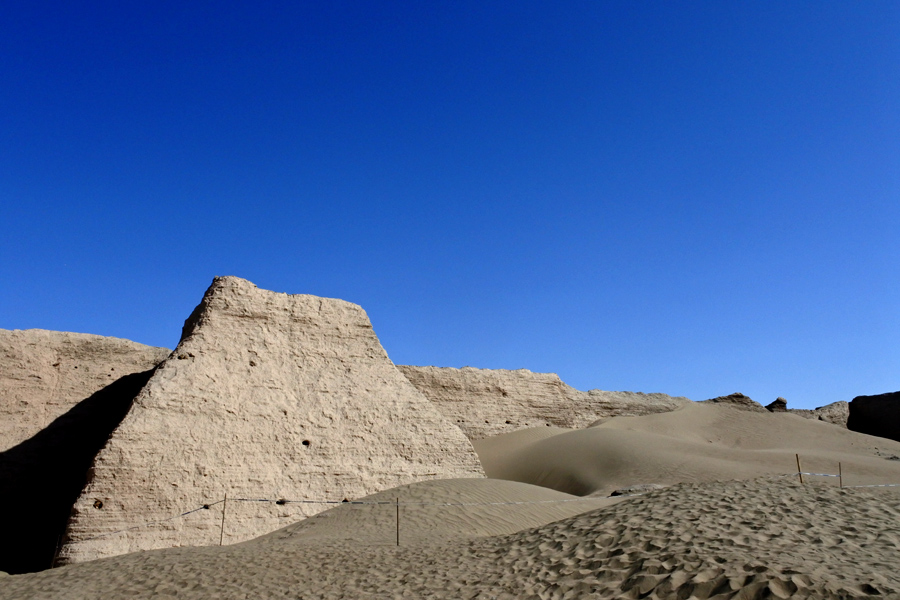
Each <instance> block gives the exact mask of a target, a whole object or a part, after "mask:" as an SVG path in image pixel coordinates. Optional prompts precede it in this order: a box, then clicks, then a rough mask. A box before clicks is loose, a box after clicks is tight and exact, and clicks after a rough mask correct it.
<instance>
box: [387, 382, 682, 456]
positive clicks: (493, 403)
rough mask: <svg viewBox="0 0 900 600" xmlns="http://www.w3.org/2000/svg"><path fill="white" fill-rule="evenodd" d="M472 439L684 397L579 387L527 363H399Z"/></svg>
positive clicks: (568, 423) (624, 412) (583, 423)
mask: <svg viewBox="0 0 900 600" xmlns="http://www.w3.org/2000/svg"><path fill="white" fill-rule="evenodd" d="M397 368H398V369H400V371H401V372H402V373H403V374H404V375H406V377H407V379H409V381H410V382H412V384H413V385H414V386H416V388H417V389H418V390H419V391H421V392H422V393H423V394H424V395H425V396H426V397H427V398H428V399H429V400H431V401H432V402H433V403H434V404H435V406H437V407H438V409H439V410H440V411H441V412H442V413H444V414H445V415H446V416H447V417H448V418H450V419H451V420H452V421H453V422H455V423H456V424H457V425H458V426H459V427H460V429H462V430H463V431H464V432H465V434H466V435H467V436H468V437H469V439H471V440H478V439H483V438H486V437H489V436H492V435H498V434H501V433H508V432H510V431H515V430H517V429H523V428H526V427H541V426H556V427H569V428H578V427H587V426H588V425H590V424H591V423H594V422H595V421H597V420H599V419H605V418H608V417H615V416H634V415H645V414H649V413H657V412H667V411H670V410H673V409H675V408H677V407H679V406H682V405H683V404H684V403H686V402H690V400H688V399H687V398H683V397H673V396H667V395H666V394H643V393H640V392H605V391H601V390H591V391H589V392H582V391H579V390H576V389H574V388H572V387H569V386H568V385H566V384H565V383H563V382H562V380H561V379H560V378H559V376H558V375H556V374H555V373H532V372H531V371H529V370H527V369H518V370H515V371H508V370H503V369H475V368H472V367H464V368H462V369H455V368H451V367H413V366H398V367H397Z"/></svg>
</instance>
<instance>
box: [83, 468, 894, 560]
mask: <svg viewBox="0 0 900 600" xmlns="http://www.w3.org/2000/svg"><path fill="white" fill-rule="evenodd" d="M804 475H806V476H808V477H837V478H838V480H839V485H840V487H841V488H842V489H847V488H887V487H900V483H880V484H868V485H844V484H843V470H842V468H841V463H838V473H836V474H835V473H813V472H809V471H803V470H802V469H801V467H800V456H799V455H797V471H796V472H794V473H785V474H783V475H780V476H779V477H799V479H800V483H804V481H803V476H804ZM652 491H655V490H647V491H644V492H635V493H633V494H621V495H615V496H585V497H580V498H564V499H557V500H519V501H505V502H422V501H415V502H411V501H401V500H400V498H396V499H394V500H347V499H344V500H308V499H303V500H290V499H287V498H278V499H272V498H232V497H229V496H228V495H227V494H226V495H225V497H224V498H222V499H221V500H217V501H215V502H210V503H207V504H203V505H201V506H198V507H197V508H193V509H191V510H187V511H185V512H183V513H180V514H177V515H173V516H171V517H168V518H166V519H159V520H156V521H148V522H146V523H141V524H139V525H134V526H131V527H126V528H123V529H118V530H116V531H108V532H106V533H101V534H97V535H95V536H92V537H89V538H83V539H79V540H77V541H78V542H79V543H80V542H89V541H92V540H96V539H100V538H105V537H109V536H112V535H117V534H120V533H125V532H128V531H134V530H137V529H144V528H147V527H153V526H156V525H161V524H163V523H168V522H171V521H174V520H176V519H181V518H183V517H186V516H188V515H190V514H193V513H197V512H200V511H202V510H209V509H211V508H212V507H213V506H217V505H219V504H222V505H223V507H222V521H221V526H220V527H221V531H220V536H219V545H221V544H222V537H223V534H224V528H225V509H226V507H227V504H228V503H229V502H257V503H268V504H275V505H278V506H284V505H288V504H307V505H308V504H314V505H326V506H328V505H368V506H396V507H397V529H398V541H397V544H398V545H399V526H400V517H399V510H400V507H412V506H419V507H421V506H461V507H466V506H513V505H535V504H563V503H569V502H589V501H597V500H608V499H610V498H629V497H635V496H643V495H645V494H648V493H650V492H652Z"/></svg>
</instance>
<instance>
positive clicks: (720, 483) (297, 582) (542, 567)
mask: <svg viewBox="0 0 900 600" xmlns="http://www.w3.org/2000/svg"><path fill="white" fill-rule="evenodd" d="M476 447H477V448H478V450H479V452H480V456H481V457H482V460H483V462H484V464H485V468H486V470H487V472H488V474H489V475H493V476H494V477H495V478H489V479H451V480H437V481H428V482H420V483H414V484H410V485H405V486H400V487H397V488H394V489H390V490H385V491H382V492H379V493H377V494H374V495H370V496H367V497H364V498H360V499H358V502H360V503H359V504H353V503H347V504H340V505H338V506H335V507H334V508H332V509H331V510H328V511H325V512H322V513H320V514H319V515H317V516H314V517H311V518H308V519H305V520H302V521H299V522H297V523H294V524H292V525H289V526H287V527H284V528H282V529H279V530H278V531H275V532H273V533H270V534H268V535H264V536H261V537H259V538H256V539H254V540H251V541H247V542H243V543H239V544H232V545H227V544H226V545H224V546H215V545H212V546H205V547H194V548H189V547H182V548H171V549H162V550H149V551H143V552H136V553H132V554H127V555H122V556H117V557H112V558H105V559H100V560H95V561H88V562H83V563H79V564H73V565H68V566H64V567H60V568H57V569H51V570H47V571H43V572H39V573H34V574H27V575H15V576H11V577H5V578H3V581H2V584H0V599H4V600H5V599H26V598H35V599H37V598H40V599H56V598H60V599H61V598H66V599H80V598H125V597H127V598H184V599H188V600H191V599H200V598H228V599H230V598H234V599H237V598H241V599H243V598H305V599H311V598H322V599H326V598H327V599H331V598H335V599H337V598H347V599H350V598H447V599H456V598H484V599H489V598H490V599H501V598H503V599H513V598H529V599H532V598H533V599H548V598H554V599H556V598H559V599H564V598H658V599H663V598H694V599H698V600H700V599H708V598H716V599H726V598H739V599H757V598H758V599H762V598H900V573H898V572H897V570H896V565H897V564H900V487H882V488H859V487H845V488H840V487H839V481H838V479H837V478H836V477H821V476H813V475H807V476H806V477H805V483H804V484H801V483H800V482H799V478H798V477H797V475H796V466H795V465H793V464H792V461H794V460H795V458H794V454H795V453H799V454H800V455H801V460H803V461H804V465H803V467H804V470H805V471H807V472H812V471H816V470H820V472H822V473H824V474H830V473H836V472H837V471H836V467H837V462H838V461H840V462H841V464H842V466H843V474H844V479H843V482H842V483H843V484H844V485H845V486H852V485H862V484H882V483H900V461H898V460H894V459H892V458H891V457H893V456H900V443H897V442H893V441H891V440H886V439H883V438H874V437H871V436H865V435H863V434H858V433H855V432H851V431H847V430H846V429H842V428H840V427H837V426H834V425H830V424H827V423H823V422H817V421H810V420H808V419H803V418H801V417H797V416H795V415H790V414H775V413H754V412H748V411H742V410H738V409H735V408H733V407H729V406H716V405H701V404H696V405H689V406H687V407H685V408H683V409H679V410H677V411H674V412H671V413H663V414H654V415H645V416H641V417H614V418H611V419H609V420H608V421H605V422H603V423H601V424H599V425H597V426H595V427H591V428H588V429H583V430H564V429H556V428H552V427H544V428H534V429H529V430H524V431H520V432H515V433H512V434H503V435H500V436H497V437H495V438H488V439H486V440H483V441H482V442H481V443H476ZM807 466H808V467H809V468H807ZM559 469H563V472H564V473H566V474H567V475H566V476H565V477H560V476H556V475H553V473H554V471H555V470H559ZM522 474H524V475H526V476H527V477H525V478H536V479H541V476H540V474H544V475H545V476H546V477H545V478H544V481H543V483H547V482H548V481H552V482H554V483H556V484H558V485H557V487H567V486H568V487H570V488H572V489H577V491H578V492H579V493H580V494H588V495H586V496H581V497H579V496H576V495H572V494H569V493H566V492H565V491H559V490H552V489H548V488H547V487H540V486H537V485H533V484H530V483H525V482H515V481H508V480H502V479H499V478H496V477H497V476H498V475H503V476H504V477H506V478H507V479H511V478H512V475H522ZM560 481H562V482H563V484H559V482H560ZM647 483H656V484H661V485H666V486H667V487H664V488H663V489H658V490H655V491H651V492H649V493H645V494H637V495H632V496H624V497H623V496H617V497H614V498H607V497H606V494H607V493H608V492H609V491H611V488H612V487H620V488H621V487H626V486H629V485H631V486H633V485H638V484H647ZM398 500H399V514H400V519H399V526H400V545H399V546H397V539H396V535H397V523H398V521H397V510H398V507H397V504H398ZM221 508H222V507H221V506H220V505H217V506H212V507H210V509H209V511H210V512H215V511H221ZM277 509H278V506H277V505H276V504H275V503H274V502H268V503H263V502H258V503H256V510H277ZM216 514H221V513H220V512H216ZM184 518H185V519H189V518H191V515H187V516H186V517H184ZM226 525H227V520H226Z"/></svg>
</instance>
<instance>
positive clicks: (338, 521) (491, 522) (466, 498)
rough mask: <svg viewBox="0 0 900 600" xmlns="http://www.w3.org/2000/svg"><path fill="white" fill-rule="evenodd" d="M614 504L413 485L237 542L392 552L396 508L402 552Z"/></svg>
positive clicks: (528, 491)
mask: <svg viewBox="0 0 900 600" xmlns="http://www.w3.org/2000/svg"><path fill="white" fill-rule="evenodd" d="M621 500H622V499H621V498H579V497H578V496H572V495H570V494H564V493H562V492H557V491H554V490H550V489H547V488H543V487H539V486H536V485H529V484H526V483H518V482H515V481H503V480H499V479H440V480H432V481H421V482H418V483H412V484H409V485H404V486H400V487H396V488H392V489H390V490H385V491H383V492H379V493H377V494H372V495H371V496H366V497H365V498H362V499H361V500H360V501H359V503H348V504H341V505H338V506H337V507H335V508H332V509H331V510H328V511H325V512H322V513H319V514H317V515H314V516H312V517H309V518H308V519H304V520H302V521H299V522H297V523H295V524H293V525H289V526H287V527H284V528H282V529H279V530H278V531H275V532H273V533H270V534H268V535H264V536H262V537H259V538H256V539H254V540H250V541H248V542H245V543H247V544H271V543H280V542H289V543H292V544H334V543H342V542H346V541H352V542H353V543H354V544H364V545H389V546H390V545H396V543H397V515H398V512H397V505H396V504H395V503H396V502H397V501H399V504H400V510H399V518H400V523H399V525H400V541H401V544H403V545H409V544H443V543H446V542H447V541H449V540H458V539H463V538H473V537H485V536H492V535H502V534H507V533H513V532H516V531H520V530H522V529H526V528H529V527H537V526H539V525H543V524H545V523H550V522H552V521H557V520H559V519H564V518H567V517H571V516H572V515H577V514H580V513H583V512H585V511H589V510H595V509H597V508H601V507H604V506H611V505H612V504H615V503H616V502H619V501H621Z"/></svg>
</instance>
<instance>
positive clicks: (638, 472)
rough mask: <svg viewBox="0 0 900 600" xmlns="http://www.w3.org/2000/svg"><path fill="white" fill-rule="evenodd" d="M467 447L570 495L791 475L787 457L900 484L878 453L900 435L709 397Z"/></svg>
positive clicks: (498, 466) (491, 472)
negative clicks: (754, 409) (892, 436)
mask: <svg viewBox="0 0 900 600" xmlns="http://www.w3.org/2000/svg"><path fill="white" fill-rule="evenodd" d="M474 445H475V449H476V450H477V451H478V454H479V457H480V458H481V462H482V465H483V466H484V469H485V472H486V473H487V475H488V476H489V477H494V478H499V479H509V480H513V481H521V482H526V483H531V484H535V485H542V486H546V487H550V488H552V489H556V490H559V491H563V492H566V493H570V494H575V495H587V494H598V495H605V494H609V493H610V492H612V491H613V490H615V489H617V488H621V487H625V486H629V485H634V484H641V483H659V484H667V485H671V484H675V483H680V482H703V481H715V480H727V479H749V478H753V477H758V476H761V475H777V474H781V473H789V472H796V470H797V468H796V459H795V454H800V456H801V460H802V467H803V469H804V470H805V471H814V472H823V473H837V472H838V463H839V462H840V463H841V464H842V467H843V471H844V474H845V477H844V483H845V484H847V485H855V484H868V483H883V482H900V461H896V460H885V457H888V456H900V443H898V442H894V441H892V440H887V439H884V438H877V437H873V436H867V435H863V434H859V433H855V432H852V431H848V430H846V429H843V428H841V427H838V426H836V425H832V424H829V423H824V422H821V421H812V420H809V419H804V418H802V417H798V416H796V415H792V414H789V413H768V412H760V413H757V412H749V411H744V410H739V409H736V408H733V407H730V406H724V405H715V404H701V403H693V404H689V405H686V406H684V407H682V408H679V409H677V410H675V411H672V412H669V413H661V414H651V415H643V416H639V417H615V418H612V419H609V420H606V421H604V422H602V423H600V424H598V425H596V426H594V427H589V428H587V429H579V430H566V429H560V428H552V427H543V428H535V429H530V430H522V431H516V432H513V433H509V434H504V435H500V436H495V437H492V438H487V439H485V440H479V441H476V442H475V444H474ZM828 481H829V482H830V480H828ZM833 483H834V484H837V481H834V482H833Z"/></svg>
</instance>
